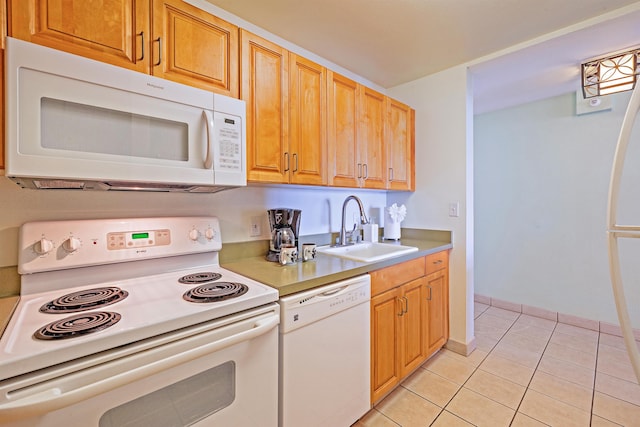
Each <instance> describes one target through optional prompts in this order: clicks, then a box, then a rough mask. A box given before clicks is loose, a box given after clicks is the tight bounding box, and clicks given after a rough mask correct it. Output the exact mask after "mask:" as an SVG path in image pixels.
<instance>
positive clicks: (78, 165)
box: [5, 37, 246, 192]
mask: <svg viewBox="0 0 640 427" xmlns="http://www.w3.org/2000/svg"><path fill="white" fill-rule="evenodd" d="M5 97H6V108H5V110H6V127H7V129H6V131H7V138H6V143H7V146H6V175H7V176H8V177H9V178H11V179H13V180H14V181H16V182H17V183H18V184H20V185H21V186H23V187H28V188H39V189H82V190H146V191H188V192H214V191H219V190H221V189H225V188H229V187H230V186H231V187H233V186H244V185H246V152H245V150H246V134H245V133H246V131H245V129H246V123H245V117H246V106H245V102H244V101H242V100H238V99H234V98H229V97H226V96H222V95H218V94H213V93H211V92H208V91H205V90H201V89H197V88H194V87H190V86H186V85H182V84H178V83H174V82H171V81H168V80H164V79H160V78H157V77H153V76H149V75H146V74H143V73H138V72H135V71H131V70H127V69H124V68H120V67H116V66H113V65H109V64H105V63H102V62H99V61H94V60H90V59H87V58H83V57H80V56H76V55H71V54H69V53H65V52H61V51H58V50H55V49H50V48H47V47H43V46H39V45H36V44H33V43H28V42H24V41H22V40H17V39H13V38H11V37H8V38H7V48H6V93H5Z"/></svg>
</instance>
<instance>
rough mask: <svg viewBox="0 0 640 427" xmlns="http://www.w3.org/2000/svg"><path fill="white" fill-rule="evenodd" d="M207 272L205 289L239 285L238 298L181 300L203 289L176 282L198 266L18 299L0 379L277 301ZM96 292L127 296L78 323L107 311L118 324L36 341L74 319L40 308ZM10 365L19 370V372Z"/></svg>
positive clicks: (248, 284) (0, 359) (266, 291)
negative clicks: (42, 333)
mask: <svg viewBox="0 0 640 427" xmlns="http://www.w3.org/2000/svg"><path fill="white" fill-rule="evenodd" d="M207 270H211V271H213V270H215V271H216V273H218V274H220V275H221V278H220V279H219V280H218V281H216V282H211V283H210V284H209V286H210V287H211V288H212V289H215V286H213V285H214V284H216V283H220V284H223V283H238V284H242V285H243V286H241V289H243V292H242V294H241V295H239V296H237V297H236V298H229V299H223V298H218V299H217V300H215V301H212V302H209V303H194V302H190V301H187V300H185V298H184V295H185V294H186V293H187V292H189V291H193V290H194V289H197V288H198V287H199V286H208V285H187V284H184V283H180V282H179V281H178V279H179V277H182V276H184V275H186V274H198V273H199V272H201V271H202V267H198V268H196V269H193V270H191V271H182V272H171V273H162V274H157V275H151V276H145V277H139V278H133V279H127V280H119V281H117V282H114V283H102V284H99V286H97V285H90V286H83V287H81V288H73V289H66V290H62V291H61V290H55V291H49V292H42V293H36V294H30V295H23V296H22V297H21V299H20V303H19V304H18V307H17V308H16V311H15V313H14V315H13V317H12V318H11V321H10V322H9V325H8V326H7V329H6V330H5V332H4V334H3V336H2V338H1V339H0V372H1V374H0V377H2V378H0V379H3V378H6V377H8V376H13V375H18V374H20V373H25V372H30V371H33V370H36V369H40V368H43V367H46V366H51V365H54V364H57V363H62V362H65V361H68V360H71V359H75V358H78V357H82V356H86V355H89V354H92V353H97V352H99V351H103V350H107V349H110V348H113V347H116V346H119V345H124V344H128V343H131V342H134V341H137V340H141V339H145V338H148V337H152V336H156V335H159V334H163V333H167V332H171V331H173V330H177V329H180V328H184V327H188V326H192V325H196V324H199V323H202V322H206V321H209V320H213V319H218V318H221V317H224V316H229V315H232V314H234V313H239V312H242V311H244V310H248V309H251V308H254V307H258V306H261V305H264V304H268V303H270V302H274V301H277V299H278V291H277V290H275V289H273V288H271V287H269V286H266V285H263V284H261V283H258V282H255V281H253V280H250V279H247V278H245V277H243V276H240V275H238V274H236V273H233V272H231V271H228V270H224V269H222V268H220V267H218V266H215V265H212V266H208V267H207ZM222 286H223V287H224V286H226V285H222ZM96 287H98V288H105V287H114V288H118V289H120V290H121V291H123V292H125V293H127V296H126V298H122V299H120V300H119V301H117V302H114V303H112V304H109V305H108V306H107V307H105V308H92V309H89V310H85V311H83V312H81V313H77V314H79V315H80V318H81V319H82V316H83V315H84V318H85V319H87V320H85V321H95V320H93V319H92V318H91V316H104V315H98V313H101V312H109V313H115V315H116V316H120V318H119V320H117V321H115V322H112V324H111V325H110V326H109V327H106V328H103V329H101V330H99V331H96V332H94V333H89V334H76V335H75V336H73V337H72V338H67V339H61V340H55V339H54V340H52V339H38V338H36V337H35V336H34V334H35V333H36V332H37V331H39V330H40V329H41V328H43V327H45V326H46V325H48V324H50V323H52V322H58V321H65V320H67V321H68V318H73V317H76V316H74V313H68V312H59V313H45V312H42V311H41V307H43V306H47V305H48V304H49V303H50V302H51V301H53V300H56V299H59V298H60V297H62V296H63V295H68V294H82V293H84V292H86V291H87V290H91V289H95V288H96ZM214 292H215V291H214ZM214 299H215V298H214ZM89 319H91V320H89ZM76 322H78V320H76ZM80 322H83V320H80ZM17 362H19V363H17ZM9 364H11V365H12V369H11V372H7V370H6V369H3V368H2V367H3V366H4V365H9ZM13 366H19V372H18V371H16V369H14V368H13Z"/></svg>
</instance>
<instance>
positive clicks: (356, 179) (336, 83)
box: [327, 70, 362, 187]
mask: <svg viewBox="0 0 640 427" xmlns="http://www.w3.org/2000/svg"><path fill="white" fill-rule="evenodd" d="M358 93H359V89H358V84H357V83H356V82H354V81H353V80H350V79H348V78H346V77H344V76H341V75H340V74H336V73H334V72H333V71H331V70H329V71H327V98H328V114H327V115H328V123H327V130H328V132H327V133H328V139H327V150H328V161H327V169H328V180H329V185H334V186H337V187H359V186H360V179H361V178H362V166H360V168H358V122H359V108H360V107H359V97H358ZM358 169H360V170H358Z"/></svg>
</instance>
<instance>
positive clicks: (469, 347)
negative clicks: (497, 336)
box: [444, 337, 476, 356]
mask: <svg viewBox="0 0 640 427" xmlns="http://www.w3.org/2000/svg"><path fill="white" fill-rule="evenodd" d="M444 348H446V349H447V350H451V351H453V352H454V353H458V354H461V355H463V356H468V355H470V354H471V352H472V351H473V350H475V349H476V338H475V337H473V338H472V339H471V341H469V342H468V343H466V344H465V343H462V342H459V341H454V340H452V339H449V340H448V341H447V343H446V344H445V345H444Z"/></svg>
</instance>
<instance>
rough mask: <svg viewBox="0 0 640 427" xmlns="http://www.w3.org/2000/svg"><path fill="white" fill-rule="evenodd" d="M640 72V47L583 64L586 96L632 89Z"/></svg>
mask: <svg viewBox="0 0 640 427" xmlns="http://www.w3.org/2000/svg"><path fill="white" fill-rule="evenodd" d="M638 72H640V49H636V50H632V51H628V52H624V53H619V54H616V55H612V56H607V57H605V58H600V59H594V60H593V61H589V62H585V63H584V64H582V94H583V95H584V98H585V99H586V98H592V97H594V96H600V95H609V94H612V93H617V92H624V91H626V90H632V89H633V88H634V87H635V85H636V80H637V79H638Z"/></svg>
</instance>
